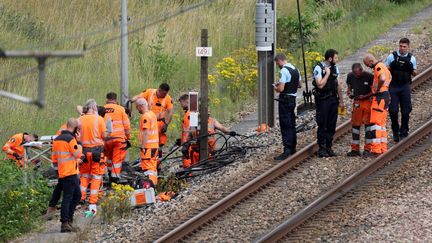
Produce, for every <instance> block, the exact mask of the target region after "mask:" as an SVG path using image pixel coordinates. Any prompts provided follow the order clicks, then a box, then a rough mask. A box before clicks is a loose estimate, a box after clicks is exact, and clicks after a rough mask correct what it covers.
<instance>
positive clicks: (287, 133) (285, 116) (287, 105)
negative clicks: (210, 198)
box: [279, 95, 297, 152]
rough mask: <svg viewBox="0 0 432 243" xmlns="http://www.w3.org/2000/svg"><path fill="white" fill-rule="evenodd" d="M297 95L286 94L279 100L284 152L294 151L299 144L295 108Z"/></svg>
mask: <svg viewBox="0 0 432 243" xmlns="http://www.w3.org/2000/svg"><path fill="white" fill-rule="evenodd" d="M295 107H296V97H294V96H290V95H285V96H283V98H282V97H280V100H279V124H280V129H281V134H282V143H283V146H284V152H287V150H290V152H293V151H294V150H295V149H296V146H297V134H296V120H295V113H294V110H295Z"/></svg>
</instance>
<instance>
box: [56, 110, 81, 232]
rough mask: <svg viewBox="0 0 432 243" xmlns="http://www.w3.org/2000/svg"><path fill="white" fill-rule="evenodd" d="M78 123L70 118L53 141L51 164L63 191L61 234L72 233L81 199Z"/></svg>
mask: <svg viewBox="0 0 432 243" xmlns="http://www.w3.org/2000/svg"><path fill="white" fill-rule="evenodd" d="M78 125H79V123H78V121H77V119H75V118H70V119H69V120H68V122H67V123H66V129H65V130H63V131H62V132H61V134H60V135H59V136H57V138H56V139H55V140H54V141H53V145H52V156H51V158H52V162H53V166H54V168H56V169H57V171H58V178H59V179H58V184H59V185H61V191H63V200H62V204H61V212H60V222H61V223H62V224H61V232H71V231H74V227H73V226H72V222H73V216H74V211H75V207H76V206H77V205H78V203H79V201H80V199H81V191H80V180H79V177H78V174H79V169H78V165H79V164H80V163H81V162H82V160H81V155H82V147H81V145H78V142H77V140H76V138H75V135H74V131H76V129H77V128H78Z"/></svg>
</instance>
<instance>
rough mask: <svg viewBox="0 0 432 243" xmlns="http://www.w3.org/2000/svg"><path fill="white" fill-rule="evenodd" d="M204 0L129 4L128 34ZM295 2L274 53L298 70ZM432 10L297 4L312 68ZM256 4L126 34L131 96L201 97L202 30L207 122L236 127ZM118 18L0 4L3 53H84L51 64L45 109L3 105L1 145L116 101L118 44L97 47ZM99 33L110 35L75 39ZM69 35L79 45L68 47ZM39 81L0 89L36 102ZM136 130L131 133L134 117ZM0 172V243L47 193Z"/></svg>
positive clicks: (11, 63) (110, 9) (112, 7)
mask: <svg viewBox="0 0 432 243" xmlns="http://www.w3.org/2000/svg"><path fill="white" fill-rule="evenodd" d="M201 1H202V0H176V1H162V0H152V1H146V0H129V1H128V8H129V9H128V10H129V13H128V15H129V16H130V18H131V22H130V26H129V30H134V29H137V28H140V27H142V26H143V24H144V23H145V22H143V21H141V20H142V19H143V18H148V19H149V20H154V19H157V18H159V17H160V16H161V13H166V12H171V11H174V10H176V9H179V8H180V7H183V6H186V5H188V4H193V3H198V2H201ZM295 2H296V1H295V0H285V1H278V16H279V18H278V35H279V38H278V40H279V42H278V43H279V44H278V46H279V47H280V48H282V49H285V50H281V51H284V52H287V53H289V57H290V59H291V60H293V62H294V63H296V64H300V63H301V59H300V58H299V57H300V54H299V43H300V42H299V39H298V34H297V31H298V24H297V17H296V16H297V15H296V7H295ZM431 3H432V0H410V1H407V0H379V1H377V0H302V1H301V7H302V12H303V17H302V18H303V24H304V26H303V27H304V30H305V37H306V38H305V39H306V42H307V45H306V50H307V51H308V54H307V55H306V59H307V61H308V68H309V69H311V65H312V63H313V62H316V61H317V60H318V59H320V58H321V56H320V55H319V53H323V52H324V50H325V49H327V48H330V47H332V48H335V49H337V50H338V51H339V53H340V54H341V58H343V57H344V56H346V55H349V54H350V53H352V52H353V51H355V50H356V49H357V48H359V47H361V46H363V45H364V44H366V43H367V42H369V41H371V40H373V39H375V38H376V37H377V36H378V35H380V34H381V33H383V32H385V31H387V30H388V29H389V28H390V27H391V26H393V25H395V24H397V23H399V22H401V21H403V20H405V19H406V18H408V17H409V16H410V15H412V14H413V13H415V12H416V11H419V10H420V9H422V8H424V7H425V6H427V5H430V4H431ZM254 5H255V1H250V0H223V1H216V2H215V3H213V4H212V5H210V6H206V7H203V8H200V9H199V10H194V11H191V12H188V13H185V14H182V15H179V16H177V17H175V18H172V19H169V20H167V21H164V22H162V23H160V24H157V25H154V26H151V27H148V28H142V29H141V30H140V31H137V32H134V33H133V34H131V35H130V36H129V51H130V55H129V64H130V66H129V82H130V83H129V88H130V89H129V92H130V96H133V95H135V94H137V93H139V92H141V91H142V90H144V89H146V88H153V87H157V86H158V85H159V83H160V82H163V81H167V82H168V83H170V84H171V86H172V91H171V94H172V96H173V98H174V100H176V99H177V98H178V97H179V95H180V94H181V93H182V92H187V91H190V90H195V91H196V90H198V87H199V85H198V83H199V59H198V58H196V57H195V47H196V46H198V45H199V43H200V30H201V29H202V28H207V29H208V30H209V36H210V37H209V44H210V45H211V46H212V47H213V57H211V58H210V69H211V70H210V72H211V74H212V75H211V76H210V82H211V87H212V89H211V91H210V94H211V96H212V97H210V98H211V100H210V104H211V112H212V116H214V117H216V118H218V119H220V120H222V121H226V120H233V119H235V116H234V115H233V114H234V112H236V111H239V110H242V109H244V107H245V104H247V103H250V102H254V101H253V100H254V98H255V96H256V90H255V88H254V82H256V69H255V70H254V67H255V65H256V64H254V60H256V54H255V51H254V46H253V45H254V42H255V26H254V14H255V8H254ZM119 14H120V1H119V0H114V1H107V0H92V1H85V0H77V1H58V0H3V1H1V3H0V32H1V33H2V34H1V35H0V49H3V50H14V49H32V50H36V49H44V50H82V49H86V50H87V51H86V55H85V57H84V58H81V59H65V60H60V61H59V62H56V63H54V64H50V65H49V66H48V68H47V70H48V72H47V87H46V94H47V97H46V98H47V106H46V107H45V108H44V109H41V110H39V109H37V108H36V107H34V106H30V105H25V104H22V103H19V102H16V101H13V100H9V99H6V98H3V97H1V98H0V107H1V108H0V145H3V144H4V142H5V141H6V139H7V138H8V137H9V136H10V135H12V134H15V133H18V132H22V131H28V132H35V133H38V134H54V133H55V132H56V131H57V129H58V128H59V126H60V125H61V124H62V123H64V121H65V120H66V119H67V118H69V117H74V116H77V114H76V113H75V111H74V110H75V109H74V107H75V106H76V105H78V104H83V103H84V102H85V101H86V100H87V99H88V98H95V99H96V100H97V101H98V102H99V103H103V102H104V96H105V94H106V93H107V92H109V91H115V92H117V93H119V89H120V84H119V77H120V68H119V67H120V42H119V41H118V40H116V41H112V42H107V44H104V45H100V46H97V44H98V43H101V42H102V41H104V40H107V39H110V38H114V37H116V36H118V35H119V33H120V29H119V26H118V22H119ZM422 28H423V29H424V28H427V26H426V25H425V26H424V27H421V28H420V27H419V28H418V29H416V30H415V31H416V32H421V31H422ZM99 29H108V31H99V32H97V31H96V32H95V33H96V34H91V35H82V36H81V34H82V33H85V32H89V31H90V32H93V31H95V30H99ZM68 36H80V37H79V38H72V39H67V38H66V37H68ZM384 48H388V47H382V48H381V47H380V48H378V47H377V48H375V49H374V50H371V51H376V52H382V51H386V50H387V49H384ZM35 66H36V62H35V61H34V60H31V59H28V60H27V59H14V60H4V59H1V68H0V79H3V78H5V77H9V76H10V75H12V74H15V73H17V72H21V71H23V70H24V69H27V68H32V67H35ZM36 79H37V73H35V72H32V73H30V74H29V75H26V76H23V77H20V78H18V79H13V80H10V81H8V82H5V83H0V89H3V90H7V91H11V92H17V93H19V94H22V95H26V96H32V97H35V96H36V90H37V82H36ZM181 113H182V111H181V110H180V109H179V108H178V107H177V108H176V114H175V117H174V121H175V122H174V124H172V125H171V126H170V128H169V135H170V137H171V138H174V137H178V136H179V134H180V127H181V126H180V120H181V117H182V114H181ZM132 124H133V126H134V127H135V128H136V127H137V124H138V115H137V113H136V111H135V113H134V116H133V118H132ZM137 134H138V133H137V132H136V130H135V131H133V135H134V139H133V143H134V144H137ZM171 141H173V140H171ZM137 155H138V150H137V149H134V150H133V153H132V159H133V158H136V156H137ZM1 156H3V155H1ZM1 156H0V157H1ZM0 171H2V173H3V174H4V176H3V179H0V186H1V190H2V193H1V196H0V210H1V213H0V222H1V223H0V224H1V226H0V237H1V239H2V240H4V239H10V238H12V237H14V236H16V235H17V234H19V232H24V231H26V230H29V229H30V228H32V227H33V226H34V225H36V224H37V222H36V221H35V220H29V219H30V218H31V219H35V218H36V216H37V215H39V214H40V213H41V212H42V210H43V209H44V208H45V206H46V202H47V198H48V197H47V195H48V193H47V188H46V187H45V186H44V185H45V184H44V182H43V180H39V179H37V180H36V181H35V182H34V184H33V185H32V186H30V187H24V186H21V185H18V186H17V185H15V186H12V185H11V184H8V183H16V182H20V180H21V174H20V173H21V172H20V171H19V170H17V169H16V168H14V167H13V165H12V164H10V163H7V162H0ZM6 179H7V180H6ZM167 187H171V185H169V186H167ZM173 187H177V185H174V186H173ZM5 192H6V193H5ZM12 192H14V193H12ZM30 195H32V196H30ZM26 205H27V206H26ZM30 209H31V210H30ZM23 222H25V223H23Z"/></svg>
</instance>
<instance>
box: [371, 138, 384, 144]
mask: <svg viewBox="0 0 432 243" xmlns="http://www.w3.org/2000/svg"><path fill="white" fill-rule="evenodd" d="M386 142H387V138H372V139H366V143H386Z"/></svg>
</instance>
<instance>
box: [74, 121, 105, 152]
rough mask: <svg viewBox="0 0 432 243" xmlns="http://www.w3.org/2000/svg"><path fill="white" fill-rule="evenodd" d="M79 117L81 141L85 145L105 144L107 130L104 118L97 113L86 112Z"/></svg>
mask: <svg viewBox="0 0 432 243" xmlns="http://www.w3.org/2000/svg"><path fill="white" fill-rule="evenodd" d="M79 119H80V120H81V136H80V141H81V144H82V145H83V147H86V148H88V147H97V146H103V145H104V140H103V139H104V137H103V133H104V132H106V126H105V121H104V119H103V118H102V117H100V116H99V115H97V114H88V115H87V114H86V115H83V116H81V117H80V118H79Z"/></svg>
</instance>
